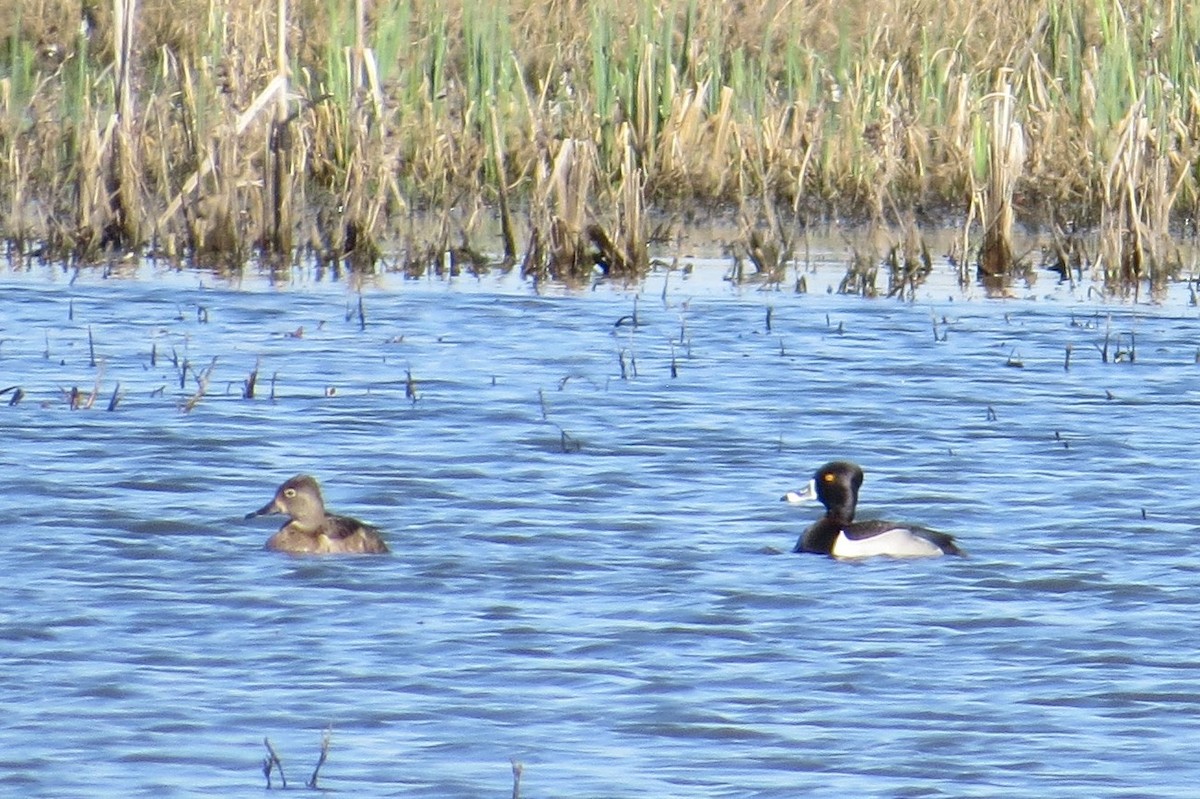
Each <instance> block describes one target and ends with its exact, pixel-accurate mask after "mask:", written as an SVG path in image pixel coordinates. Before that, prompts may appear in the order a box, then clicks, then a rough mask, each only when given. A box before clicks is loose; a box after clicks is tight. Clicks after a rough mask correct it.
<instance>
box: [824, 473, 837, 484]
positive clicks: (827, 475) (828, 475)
mask: <svg viewBox="0 0 1200 799" xmlns="http://www.w3.org/2000/svg"><path fill="white" fill-rule="evenodd" d="M821 479H822V480H824V481H825V482H826V483H832V482H833V481H834V480H836V479H837V475H836V474H834V473H833V472H825V474H823V475H821Z"/></svg>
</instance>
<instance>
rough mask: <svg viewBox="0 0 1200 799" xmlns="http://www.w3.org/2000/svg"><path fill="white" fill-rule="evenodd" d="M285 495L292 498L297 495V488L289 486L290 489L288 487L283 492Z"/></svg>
mask: <svg viewBox="0 0 1200 799" xmlns="http://www.w3.org/2000/svg"><path fill="white" fill-rule="evenodd" d="M283 495H284V496H285V497H287V498H288V499H291V498H292V497H294V496H296V489H294V488H289V489H286V490H285V491H284V492H283Z"/></svg>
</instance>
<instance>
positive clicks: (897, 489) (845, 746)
mask: <svg viewBox="0 0 1200 799" xmlns="http://www.w3.org/2000/svg"><path fill="white" fill-rule="evenodd" d="M148 271H149V270H145V271H144V272H143V274H141V275H140V276H139V277H137V278H135V279H104V278H103V277H102V276H101V275H100V274H99V273H87V272H85V273H82V274H80V275H78V276H74V279H72V276H71V275H65V274H61V273H53V272H37V273H12V272H7V273H4V274H3V275H0V388H7V387H9V386H13V385H19V386H21V388H22V390H23V391H24V397H23V399H22V400H21V402H20V403H19V404H17V405H15V406H7V405H0V435H2V440H3V447H2V448H0V495H2V496H3V497H4V500H3V507H4V508H5V510H6V513H5V516H6V518H7V520H8V546H7V547H5V548H4V549H3V550H2V551H0V573H2V574H3V575H5V583H6V584H5V586H4V588H3V589H0V597H2V598H3V602H2V603H0V652H2V653H3V655H2V657H0V701H2V703H3V708H4V715H3V720H2V721H0V759H2V765H0V792H3V793H5V794H7V795H21V796H45V797H63V796H89V797H108V796H113V797H131V796H146V797H160V796H189V795H191V796H211V795H222V796H261V795H263V787H264V785H265V780H264V778H263V776H262V769H261V763H262V758H263V756H264V755H265V753H266V750H265V749H264V747H263V745H262V741H263V738H264V737H266V738H269V739H270V741H271V742H272V744H273V746H274V747H275V749H276V750H277V751H278V752H279V753H280V755H281V756H282V758H283V761H284V766H285V769H286V775H287V777H288V780H289V784H290V785H292V786H297V785H302V784H303V782H304V780H305V779H306V778H307V777H308V776H309V774H310V772H311V770H312V767H313V765H314V764H315V762H316V759H317V754H318V750H319V747H320V741H321V736H322V732H323V731H324V730H326V729H331V730H332V738H331V747H330V751H329V759H328V761H327V762H326V763H325V765H324V766H323V768H322V770H321V778H320V784H321V785H322V786H324V787H326V788H330V789H335V790H338V791H341V792H347V793H350V794H352V795H379V796H389V795H390V796H428V797H483V796H496V797H501V796H509V795H511V792H512V766H511V763H510V761H516V762H518V763H520V764H521V765H522V767H523V776H522V782H521V795H522V796H525V797H535V798H536V797H546V798H548V797H647V796H649V797H656V798H657V797H795V796H830V797H841V796H947V797H950V796H954V797H959V796H1006V797H1013V796H1029V797H1035V796H1036V797H1041V796H1057V797H1071V796H1079V797H1099V796H1106V797H1107V796H1112V797H1116V796H1156V797H1165V796H1192V795H1194V794H1195V785H1196V784H1198V783H1200V763H1198V762H1197V760H1196V758H1195V757H1194V749H1195V742H1196V741H1197V740H1200V686H1198V684H1197V678H1198V677H1200V658H1198V657H1197V637H1198V636H1197V633H1196V631H1195V630H1196V624H1195V620H1196V618H1197V613H1198V611H1200V561H1198V560H1197V558H1196V543H1195V541H1196V535H1195V533H1196V529H1197V520H1198V519H1200V499H1198V498H1197V496H1196V491H1195V480H1194V478H1193V476H1192V470H1191V467H1192V465H1193V464H1195V463H1196V462H1197V460H1198V458H1200V430H1198V429H1197V428H1198V427H1200V413H1198V410H1200V409H1198V407H1197V406H1198V404H1200V365H1198V364H1197V352H1198V350H1200V318H1198V316H1200V315H1198V312H1197V309H1196V308H1195V307H1193V306H1191V305H1189V304H1188V302H1187V298H1186V296H1182V295H1181V293H1180V292H1179V291H1177V292H1176V293H1175V294H1174V295H1172V296H1168V297H1166V298H1165V299H1164V300H1163V301H1162V302H1161V303H1159V304H1145V303H1142V304H1135V303H1120V302H1111V303H1104V302H1101V301H1099V300H1097V299H1096V295H1095V294H1092V295H1089V294H1088V293H1087V292H1085V291H1081V290H1076V291H1072V290H1071V289H1069V288H1066V287H1057V286H1054V285H1053V284H1052V283H1051V282H1050V281H1049V280H1048V279H1045V278H1043V280H1042V281H1041V282H1040V283H1039V284H1037V285H1035V286H1034V287H1033V288H1031V289H1022V290H1020V291H1019V292H1017V293H1018V294H1019V295H1020V296H1018V297H1016V298H1013V299H1008V300H988V299H983V298H981V297H979V296H976V295H975V292H969V293H968V294H966V295H964V294H962V293H960V292H958V290H957V289H955V288H954V287H953V286H952V281H949V282H948V283H946V284H945V285H941V286H940V287H939V286H938V284H935V287H933V288H926V289H924V290H922V291H920V292H918V296H917V299H916V300H915V301H913V302H899V301H896V300H864V299H861V298H856V297H846V296H838V295H834V294H829V293H827V291H826V289H827V287H828V286H831V285H836V283H837V281H838V279H839V278H840V268H839V267H837V266H836V265H830V266H828V267H826V268H824V269H818V270H817V272H816V273H814V274H811V275H809V276H808V284H809V288H810V293H807V294H796V293H793V292H791V291H761V290H758V289H756V288H754V287H740V288H739V287H734V286H731V285H729V284H726V283H725V282H723V281H722V280H721V279H720V275H721V267H720V266H718V265H705V264H701V265H699V266H698V267H697V269H696V271H695V273H693V275H692V276H690V277H688V278H686V279H685V278H681V277H680V276H679V275H678V274H674V275H672V276H671V277H670V278H669V279H666V278H664V277H663V276H662V275H655V276H652V277H651V278H650V279H649V280H648V281H647V282H646V283H645V284H644V285H642V286H639V287H632V288H631V287H611V286H599V287H596V288H595V289H594V290H581V291H566V290H561V289H559V290H549V291H546V292H545V293H541V294H539V293H537V292H536V291H535V290H534V288H533V287H531V286H530V285H528V284H522V283H520V282H518V281H516V280H514V279H512V278H485V279H483V280H474V279H466V278H461V279H456V280H451V281H403V280H401V279H400V278H398V277H397V278H384V279H380V280H379V281H378V282H375V283H372V284H370V285H367V286H364V287H362V294H361V296H362V298H363V311H364V316H365V327H364V326H363V325H362V324H361V323H360V319H359V317H358V315H357V314H358V297H359V294H358V293H357V291H356V290H355V289H354V288H352V287H350V286H348V285H346V284H345V283H342V282H338V281H334V280H330V279H328V278H326V279H323V280H318V279H317V277H316V275H315V274H314V273H308V272H305V273H298V274H297V276H296V277H294V278H292V279H289V280H288V281H286V282H285V283H284V284H274V285H273V284H271V283H270V282H269V281H267V280H266V279H265V278H261V277H253V278H246V279H244V280H242V281H239V282H237V283H230V282H223V281H220V280H217V279H215V278H213V277H212V276H209V275H204V274H201V273H189V272H183V273H174V272H167V273H162V274H147V273H146V272H148ZM635 302H636V312H637V315H638V322H639V324H638V326H636V327H634V326H632V325H630V324H628V323H623V324H621V325H620V326H615V323H616V322H617V321H618V320H619V319H621V318H622V317H626V316H628V315H631V314H632V313H633V312H634V310H635ZM768 309H769V310H770V330H769V331H768V330H767V313H768ZM301 328H302V329H303V332H302V335H295V334H296V333H297V332H298V331H299V330H300V329H301ZM935 330H936V338H937V340H935ZM89 331H90V333H91V336H92V342H93V343H92V347H93V349H94V357H95V360H96V362H97V366H96V367H92V366H90V360H91V357H92V353H91V352H90V351H89V344H88V334H89ZM1130 333H1132V334H1134V338H1133V339H1132V342H1133V343H1134V344H1135V345H1136V359H1135V360H1134V361H1133V362H1129V359H1128V358H1123V359H1122V360H1121V361H1120V362H1113V358H1112V356H1113V355H1114V354H1115V350H1116V349H1117V345H1118V337H1119V338H1120V345H1121V348H1122V349H1128V347H1129V344H1130V341H1131V339H1130V336H1129V334H1130ZM288 334H293V335H288ZM1106 334H1107V335H1108V338H1109V356H1110V362H1107V363H1105V362H1104V361H1102V359H1101V348H1102V347H1103V345H1104V342H1105V337H1106ZM1068 345H1070V346H1071V348H1072V350H1071V359H1070V364H1069V366H1070V368H1069V370H1068V369H1064V360H1065V354H1066V348H1067V346H1068ZM152 352H153V358H154V360H153V362H152ZM214 358H215V359H216V365H215V367H214V368H213V371H212V373H211V376H210V379H209V382H208V384H207V389H206V391H205V392H204V395H203V396H201V397H199V399H198V400H197V402H196V404H195V407H194V408H193V409H192V410H191V412H190V413H185V412H184V411H183V410H181V408H180V406H181V405H182V404H183V403H185V402H186V401H187V400H188V399H189V398H190V397H193V396H194V395H195V394H196V393H197V383H196V380H195V378H194V374H195V373H196V372H197V371H198V370H203V369H204V368H206V367H208V366H209V365H210V364H211V363H212V362H213V359H214ZM673 358H674V363H675V368H676V376H675V377H672V374H671V365H672V359H673ZM185 359H186V360H187V361H188V363H189V365H190V368H189V372H188V374H187V375H186V377H185V380H184V387H183V388H180V367H179V366H178V364H182V362H183V361H184V360H185ZM1018 360H1019V362H1020V364H1021V366H1019V367H1018V366H1017V365H1015V362H1016V361H1018ZM256 363H257V364H259V380H258V385H257V391H256V397H255V398H254V399H252V400H247V399H243V398H242V397H241V390H242V383H243V381H244V380H245V379H246V377H247V376H248V375H249V373H250V372H251V371H252V370H253V369H254V368H255V365H256ZM1010 363H1011V364H1012V365H1010ZM623 364H624V369H625V375H626V379H622V365H623ZM410 372H411V376H412V378H413V380H414V381H415V389H416V399H415V401H413V400H412V399H410V398H409V397H407V396H406V377H407V374H408V373H410ZM272 378H274V379H273V397H272ZM117 383H119V384H120V390H119V400H118V403H117V406H116V409H115V410H113V411H112V412H109V411H107V410H106V407H107V405H108V403H109V399H110V397H111V396H112V394H113V390H114V388H115V387H116V385H117ZM97 385H98V390H97V392H96V394H97V398H96V399H95V401H94V404H93V406H92V407H91V408H88V409H80V410H70V409H69V407H68V402H67V399H66V394H67V393H69V391H70V389H71V387H72V386H75V387H78V388H79V389H81V391H82V393H83V394H84V395H85V397H86V395H89V394H90V393H91V392H92V391H93V388H94V387H96V386H97ZM11 396H12V392H9V393H7V394H4V395H3V396H0V400H3V401H4V402H7V401H8V400H9V399H10V397H11ZM835 457H836V458H847V459H853V460H856V461H858V462H860V463H861V464H863V466H864V467H865V468H866V470H867V483H866V486H865V488H864V494H863V499H862V503H861V504H860V510H861V512H862V515H863V516H877V515H882V516H894V517H897V518H903V519H909V520H912V521H918V522H921V523H924V524H926V525H929V526H932V527H935V528H939V529H944V530H946V531H948V532H952V533H954V534H956V535H957V536H958V537H959V540H960V542H961V543H962V545H963V546H964V548H966V549H967V550H968V551H969V552H970V555H971V557H970V558H968V559H966V560H960V559H940V560H933V561H920V562H894V561H887V560H873V561H869V562H864V563H857V564H855V563H838V562H834V561H831V560H828V559H825V558H821V557H816V556H801V555H793V554H790V552H789V550H790V548H791V546H792V545H793V543H794V542H795V539H796V538H797V536H798V535H799V533H800V531H801V530H802V529H803V527H804V526H805V524H807V523H808V522H809V521H810V520H811V519H813V518H815V516H816V513H817V511H816V509H815V508H813V507H804V508H795V507H791V506H788V505H787V504H786V503H782V502H780V501H779V497H780V496H781V495H782V494H783V492H784V491H785V490H787V489H790V488H795V487H798V486H800V485H801V484H802V483H803V482H805V481H806V480H807V477H808V475H809V474H810V473H811V472H812V471H813V470H814V469H815V468H816V467H817V466H818V465H820V464H821V463H822V462H824V461H826V460H829V459H832V458H835ZM298 472H310V473H312V474H314V475H316V476H317V477H318V478H319V479H320V480H321V481H322V484H323V486H324V489H325V494H326V499H327V502H328V504H329V505H330V507H331V508H332V509H334V510H335V511H339V512H342V513H347V514H352V515H355V516H359V517H361V518H363V519H365V520H368V521H370V522H372V523H374V524H377V525H379V526H380V527H381V528H383V529H384V531H385V532H386V536H387V538H388V540H389V541H390V543H391V545H392V547H393V549H394V555H393V556H391V557H386V558H326V559H297V558H291V557H287V556H281V555H278V554H274V553H269V552H266V551H264V550H263V549H262V543H263V541H265V539H266V538H267V537H268V535H269V534H270V533H271V531H272V530H273V528H274V526H275V525H276V524H277V520H268V519H257V520H251V521H245V520H243V519H242V517H243V515H244V514H245V513H246V512H247V511H250V510H253V509H255V508H258V507H259V506H261V505H262V504H263V503H264V502H265V501H266V500H267V499H269V498H270V496H271V494H272V492H273V491H274V489H275V487H276V486H277V485H278V483H280V482H282V481H283V480H284V479H285V478H287V477H289V476H291V475H293V474H295V473H298ZM275 784H276V786H278V776H277V775H276V780H275Z"/></svg>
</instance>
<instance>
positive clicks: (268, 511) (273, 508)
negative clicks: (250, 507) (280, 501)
mask: <svg viewBox="0 0 1200 799" xmlns="http://www.w3.org/2000/svg"><path fill="white" fill-rule="evenodd" d="M276 513H282V511H281V510H279V507H278V506H277V505H276V504H275V500H271V501H270V502H268V503H267V504H266V505H263V506H262V507H261V508H259V509H258V510H255V511H251V512H249V513H247V514H246V518H247V519H253V518H254V517H255V516H271V515H273V514H276Z"/></svg>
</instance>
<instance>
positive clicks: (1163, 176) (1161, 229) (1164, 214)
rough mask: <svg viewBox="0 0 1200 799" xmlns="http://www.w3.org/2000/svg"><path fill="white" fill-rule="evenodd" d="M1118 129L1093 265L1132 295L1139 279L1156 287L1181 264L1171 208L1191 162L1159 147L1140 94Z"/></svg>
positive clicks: (1159, 139)
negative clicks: (1096, 252)
mask: <svg viewBox="0 0 1200 799" xmlns="http://www.w3.org/2000/svg"><path fill="white" fill-rule="evenodd" d="M1118 131H1119V133H1118V139H1117V144H1116V148H1115V151H1114V153H1113V156H1112V158H1111V160H1110V161H1109V163H1108V165H1107V168H1106V170H1105V180H1104V184H1103V185H1104V195H1103V205H1102V208H1101V216H1100V245H1099V254H1098V257H1097V263H1096V267H1097V269H1098V270H1099V272H1100V274H1101V275H1102V276H1103V278H1104V280H1105V282H1106V283H1107V284H1108V285H1109V286H1110V288H1112V289H1115V290H1121V291H1129V290H1131V289H1132V291H1133V292H1134V295H1135V296H1136V295H1137V293H1138V291H1139V289H1140V286H1141V281H1142V280H1148V281H1149V282H1150V285H1151V287H1153V288H1157V287H1158V286H1160V285H1161V284H1162V283H1163V281H1165V279H1166V278H1167V277H1169V276H1170V275H1171V274H1173V273H1174V272H1176V271H1178V269H1179V267H1180V266H1181V261H1182V259H1181V257H1180V255H1179V252H1178V248H1177V247H1175V246H1174V244H1173V242H1172V240H1171V235H1170V223H1171V210H1172V207H1173V206H1174V204H1175V200H1176V198H1177V197H1178V196H1179V192H1180V190H1181V188H1182V186H1183V182H1184V180H1185V179H1186V177H1187V172H1188V171H1189V169H1190V167H1189V166H1188V164H1189V163H1190V161H1189V160H1188V159H1185V158H1182V157H1180V156H1179V154H1178V153H1171V152H1163V150H1164V147H1163V142H1162V138H1163V136H1164V131H1161V130H1159V129H1158V128H1156V127H1155V126H1153V125H1152V124H1151V122H1150V120H1149V118H1148V117H1147V116H1146V99H1145V95H1144V94H1143V96H1142V97H1140V98H1139V99H1138V100H1137V102H1135V103H1134V104H1133V105H1132V106H1131V107H1130V109H1129V111H1128V112H1127V113H1126V115H1125V118H1124V119H1123V120H1122V121H1121V124H1120V126H1119V128H1118ZM1167 135H1170V134H1169V133H1168V134H1167ZM1172 173H1174V174H1172Z"/></svg>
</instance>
